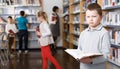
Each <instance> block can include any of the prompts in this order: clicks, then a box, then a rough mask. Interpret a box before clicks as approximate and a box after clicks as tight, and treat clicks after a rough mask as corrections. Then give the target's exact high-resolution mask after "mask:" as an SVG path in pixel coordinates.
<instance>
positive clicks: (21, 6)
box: [0, 0, 43, 49]
mask: <svg viewBox="0 0 120 69" xmlns="http://www.w3.org/2000/svg"><path fill="white" fill-rule="evenodd" d="M6 1H8V2H6ZM6 1H5V0H0V16H1V17H2V18H3V20H4V22H5V23H6V22H7V17H8V16H12V17H13V18H14V17H15V16H16V18H17V17H19V16H20V15H19V12H20V11H21V10H24V11H25V13H26V18H27V19H28V21H29V26H30V27H29V29H28V32H29V37H28V38H29V41H28V48H30V49H31V48H32V49H33V48H39V45H38V42H37V36H36V34H35V28H36V27H37V26H38V25H39V21H38V20H37V18H36V13H37V12H38V11H39V10H42V9H43V8H42V4H41V3H42V1H41V0H35V1H34V0H6ZM2 23H3V22H2ZM16 43H17V47H18V38H16Z"/></svg>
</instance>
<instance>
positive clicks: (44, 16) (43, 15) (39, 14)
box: [37, 11, 48, 21]
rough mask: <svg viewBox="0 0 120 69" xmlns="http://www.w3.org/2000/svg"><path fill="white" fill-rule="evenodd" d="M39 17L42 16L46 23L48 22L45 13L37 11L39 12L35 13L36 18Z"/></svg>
mask: <svg viewBox="0 0 120 69" xmlns="http://www.w3.org/2000/svg"><path fill="white" fill-rule="evenodd" d="M41 16H42V17H43V18H44V19H45V20H46V21H48V17H47V14H46V13H45V12H43V11H39V12H38V13H37V17H41Z"/></svg>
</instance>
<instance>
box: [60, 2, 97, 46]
mask: <svg viewBox="0 0 120 69" xmlns="http://www.w3.org/2000/svg"><path fill="white" fill-rule="evenodd" d="M91 2H92V3H94V2H96V0H91V1H89V0H63V24H62V25H63V31H62V32H63V46H64V47H65V48H77V45H78V38H79V35H80V32H81V31H83V30H84V29H85V28H86V27H87V26H88V25H87V24H86V21H85V9H86V5H87V4H89V3H91Z"/></svg>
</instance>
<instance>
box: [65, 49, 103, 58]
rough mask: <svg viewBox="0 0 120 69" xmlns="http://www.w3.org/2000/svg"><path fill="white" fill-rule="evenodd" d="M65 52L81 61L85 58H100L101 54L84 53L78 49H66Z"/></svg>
mask: <svg viewBox="0 0 120 69" xmlns="http://www.w3.org/2000/svg"><path fill="white" fill-rule="evenodd" d="M65 52H66V53H68V54H69V55H71V56H72V57H74V58H75V59H82V58H86V57H92V58H94V57H98V56H102V54H101V53H84V52H82V51H80V50H78V49H66V50H65Z"/></svg>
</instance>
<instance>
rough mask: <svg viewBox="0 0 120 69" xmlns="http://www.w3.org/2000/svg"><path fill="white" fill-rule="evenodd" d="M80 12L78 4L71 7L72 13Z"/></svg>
mask: <svg viewBox="0 0 120 69" xmlns="http://www.w3.org/2000/svg"><path fill="white" fill-rule="evenodd" d="M76 13H80V4H78V5H76V6H75V7H74V9H73V14H76Z"/></svg>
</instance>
